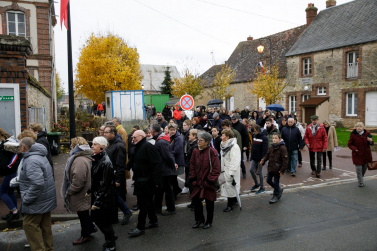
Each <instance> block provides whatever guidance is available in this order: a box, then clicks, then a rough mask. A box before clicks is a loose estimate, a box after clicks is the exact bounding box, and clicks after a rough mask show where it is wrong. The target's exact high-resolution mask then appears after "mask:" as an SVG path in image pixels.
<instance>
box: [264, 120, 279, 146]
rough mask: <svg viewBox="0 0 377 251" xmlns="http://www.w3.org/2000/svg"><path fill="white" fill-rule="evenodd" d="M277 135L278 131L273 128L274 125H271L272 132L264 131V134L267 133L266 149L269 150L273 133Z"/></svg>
mask: <svg viewBox="0 0 377 251" xmlns="http://www.w3.org/2000/svg"><path fill="white" fill-rule="evenodd" d="M276 132H277V133H278V132H279V129H278V128H277V127H276V126H275V125H272V130H271V131H268V130H267V129H266V133H267V139H268V148H270V146H271V145H272V143H273V142H272V135H273V134H274V133H276Z"/></svg>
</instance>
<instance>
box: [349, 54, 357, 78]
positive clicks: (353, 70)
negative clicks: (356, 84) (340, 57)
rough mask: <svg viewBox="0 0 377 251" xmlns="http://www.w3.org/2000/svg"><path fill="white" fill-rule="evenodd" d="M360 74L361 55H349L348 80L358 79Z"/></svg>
mask: <svg viewBox="0 0 377 251" xmlns="http://www.w3.org/2000/svg"><path fill="white" fill-rule="evenodd" d="M358 73H359V53H358V52H349V53H347V78H357V77H358V75H359V74H358Z"/></svg>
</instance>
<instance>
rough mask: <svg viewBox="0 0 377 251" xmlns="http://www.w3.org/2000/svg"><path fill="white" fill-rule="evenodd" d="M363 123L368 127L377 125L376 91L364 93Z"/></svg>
mask: <svg viewBox="0 0 377 251" xmlns="http://www.w3.org/2000/svg"><path fill="white" fill-rule="evenodd" d="M365 125H366V126H369V127H377V92H367V93H366V97H365Z"/></svg>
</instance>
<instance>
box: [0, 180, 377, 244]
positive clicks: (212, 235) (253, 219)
mask: <svg viewBox="0 0 377 251" xmlns="http://www.w3.org/2000/svg"><path fill="white" fill-rule="evenodd" d="M376 181H377V179H376V177H369V178H366V180H365V187H363V188H359V187H358V186H357V182H356V181H352V182H349V183H343V184H336V183H333V184H332V185H327V186H323V187H315V188H306V189H300V188H298V189H286V190H287V191H286V192H284V194H283V196H282V198H281V200H280V201H279V202H278V203H276V204H273V205H270V204H269V203H268V200H269V199H270V197H271V195H269V194H262V195H259V196H244V197H243V198H242V207H243V211H239V210H238V208H237V207H235V209H234V210H233V211H232V212H229V213H223V212H222V209H223V208H224V207H225V205H226V204H225V202H224V201H220V202H218V203H216V204H215V217H214V222H213V226H212V227H211V228H210V229H207V230H204V229H201V228H200V229H192V228H191V226H192V225H193V224H194V215H193V212H191V211H190V210H189V209H187V208H184V207H181V208H178V209H177V214H176V215H173V216H169V217H163V216H159V224H160V227H159V228H156V229H150V230H147V232H146V234H145V235H143V236H140V237H136V238H129V237H128V235H127V232H128V231H129V229H131V228H134V227H135V224H136V222H137V214H134V216H133V217H132V218H131V221H130V224H129V225H127V226H121V225H119V224H118V225H115V232H116V233H117V234H118V235H119V239H118V241H117V250H214V251H215V250H216V251H217V250H290V251H291V250H342V251H344V250H358V251H359V250H377V237H376V226H377V203H376V202H377V196H376V191H377V182H376ZM53 234H54V248H55V250H57V251H60V250H83V251H84V250H85V251H86V250H90V251H92V250H102V248H101V246H102V244H103V243H104V237H103V235H102V234H101V233H100V232H98V233H96V234H94V235H93V238H92V240H91V241H90V242H88V243H85V244H83V245H80V246H73V245H72V241H73V240H75V239H77V238H78V237H79V235H80V225H79V223H78V221H70V222H65V223H59V224H55V225H54V226H53ZM25 243H26V237H25V235H24V233H23V231H22V230H18V231H17V232H16V231H11V232H1V233H0V250H12V251H18V250H23V247H24V244H25ZM8 247H9V249H8Z"/></svg>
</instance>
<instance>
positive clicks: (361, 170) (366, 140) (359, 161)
mask: <svg viewBox="0 0 377 251" xmlns="http://www.w3.org/2000/svg"><path fill="white" fill-rule="evenodd" d="M355 127H356V129H355V130H353V131H352V132H351V135H350V139H349V140H348V147H349V148H350V149H351V150H352V162H353V164H354V165H355V167H356V174H357V180H358V181H359V187H363V186H364V183H363V177H364V174H365V172H366V171H367V165H368V163H369V162H371V161H372V152H371V151H370V146H371V145H374V142H373V139H372V135H371V134H370V132H368V131H367V130H365V129H364V124H363V123H362V122H357V123H356V125H355Z"/></svg>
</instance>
